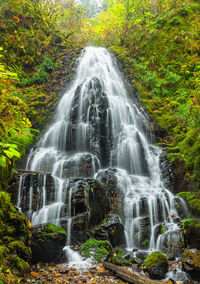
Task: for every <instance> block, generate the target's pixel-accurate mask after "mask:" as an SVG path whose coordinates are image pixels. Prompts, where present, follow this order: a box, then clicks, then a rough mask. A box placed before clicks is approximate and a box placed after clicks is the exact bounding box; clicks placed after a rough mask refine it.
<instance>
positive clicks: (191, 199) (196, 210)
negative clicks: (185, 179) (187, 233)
mask: <svg viewBox="0 0 200 284" xmlns="http://www.w3.org/2000/svg"><path fill="white" fill-rule="evenodd" d="M177 196H180V197H182V198H183V199H184V200H185V201H186V202H187V205H188V208H189V211H190V213H191V214H192V215H193V216H194V217H200V192H180V193H178V194H177Z"/></svg>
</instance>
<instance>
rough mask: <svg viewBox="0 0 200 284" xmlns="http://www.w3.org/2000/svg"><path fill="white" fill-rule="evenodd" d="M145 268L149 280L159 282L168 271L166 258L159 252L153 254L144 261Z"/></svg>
mask: <svg viewBox="0 0 200 284" xmlns="http://www.w3.org/2000/svg"><path fill="white" fill-rule="evenodd" d="M145 267H146V269H147V271H148V273H149V276H150V278H152V279H158V280H161V279H163V278H165V275H166V273H167V271H168V260H167V257H166V256H165V255H164V254H162V253H161V252H153V253H151V254H150V255H149V256H148V257H147V258H146V259H145Z"/></svg>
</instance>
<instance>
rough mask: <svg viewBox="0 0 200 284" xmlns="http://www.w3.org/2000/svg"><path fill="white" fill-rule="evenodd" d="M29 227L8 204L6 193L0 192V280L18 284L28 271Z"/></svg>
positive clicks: (29, 251) (29, 255) (23, 218)
mask: <svg viewBox="0 0 200 284" xmlns="http://www.w3.org/2000/svg"><path fill="white" fill-rule="evenodd" d="M28 234H29V227H28V221H27V219H26V218H25V216H24V215H23V214H22V213H20V212H18V211H17V210H16V209H15V208H14V207H13V205H12V204H11V203H10V197H9V195H8V194H7V193H4V192H0V239H1V240H2V242H1V246H0V266H1V268H2V269H1V271H0V279H4V282H5V283H7V282H8V283H10V282H9V281H11V280H12V281H13V283H18V282H17V281H18V277H25V275H26V273H27V272H28V271H29V270H30V265H29V262H30V260H31V250H30V247H29V246H28Z"/></svg>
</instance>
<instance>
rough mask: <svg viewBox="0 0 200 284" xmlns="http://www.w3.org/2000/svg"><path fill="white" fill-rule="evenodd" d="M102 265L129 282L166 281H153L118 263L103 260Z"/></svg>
mask: <svg viewBox="0 0 200 284" xmlns="http://www.w3.org/2000/svg"><path fill="white" fill-rule="evenodd" d="M103 266H104V268H106V269H109V270H110V271H112V272H113V273H114V274H116V276H117V277H119V278H121V279H122V280H124V281H126V282H128V283H131V284H158V283H159V284H160V283H167V282H166V281H155V280H151V279H149V278H146V277H144V276H142V275H141V274H139V273H135V272H130V271H127V270H126V269H125V268H124V267H120V266H119V265H115V264H112V263H110V262H103Z"/></svg>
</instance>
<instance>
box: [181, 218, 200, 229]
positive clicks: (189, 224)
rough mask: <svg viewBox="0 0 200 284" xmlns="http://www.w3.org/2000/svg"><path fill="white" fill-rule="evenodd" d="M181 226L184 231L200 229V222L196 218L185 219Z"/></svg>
mask: <svg viewBox="0 0 200 284" xmlns="http://www.w3.org/2000/svg"><path fill="white" fill-rule="evenodd" d="M181 226H182V228H183V229H200V220H199V219H196V218H188V219H185V220H184V221H183V222H182V223H181Z"/></svg>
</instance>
